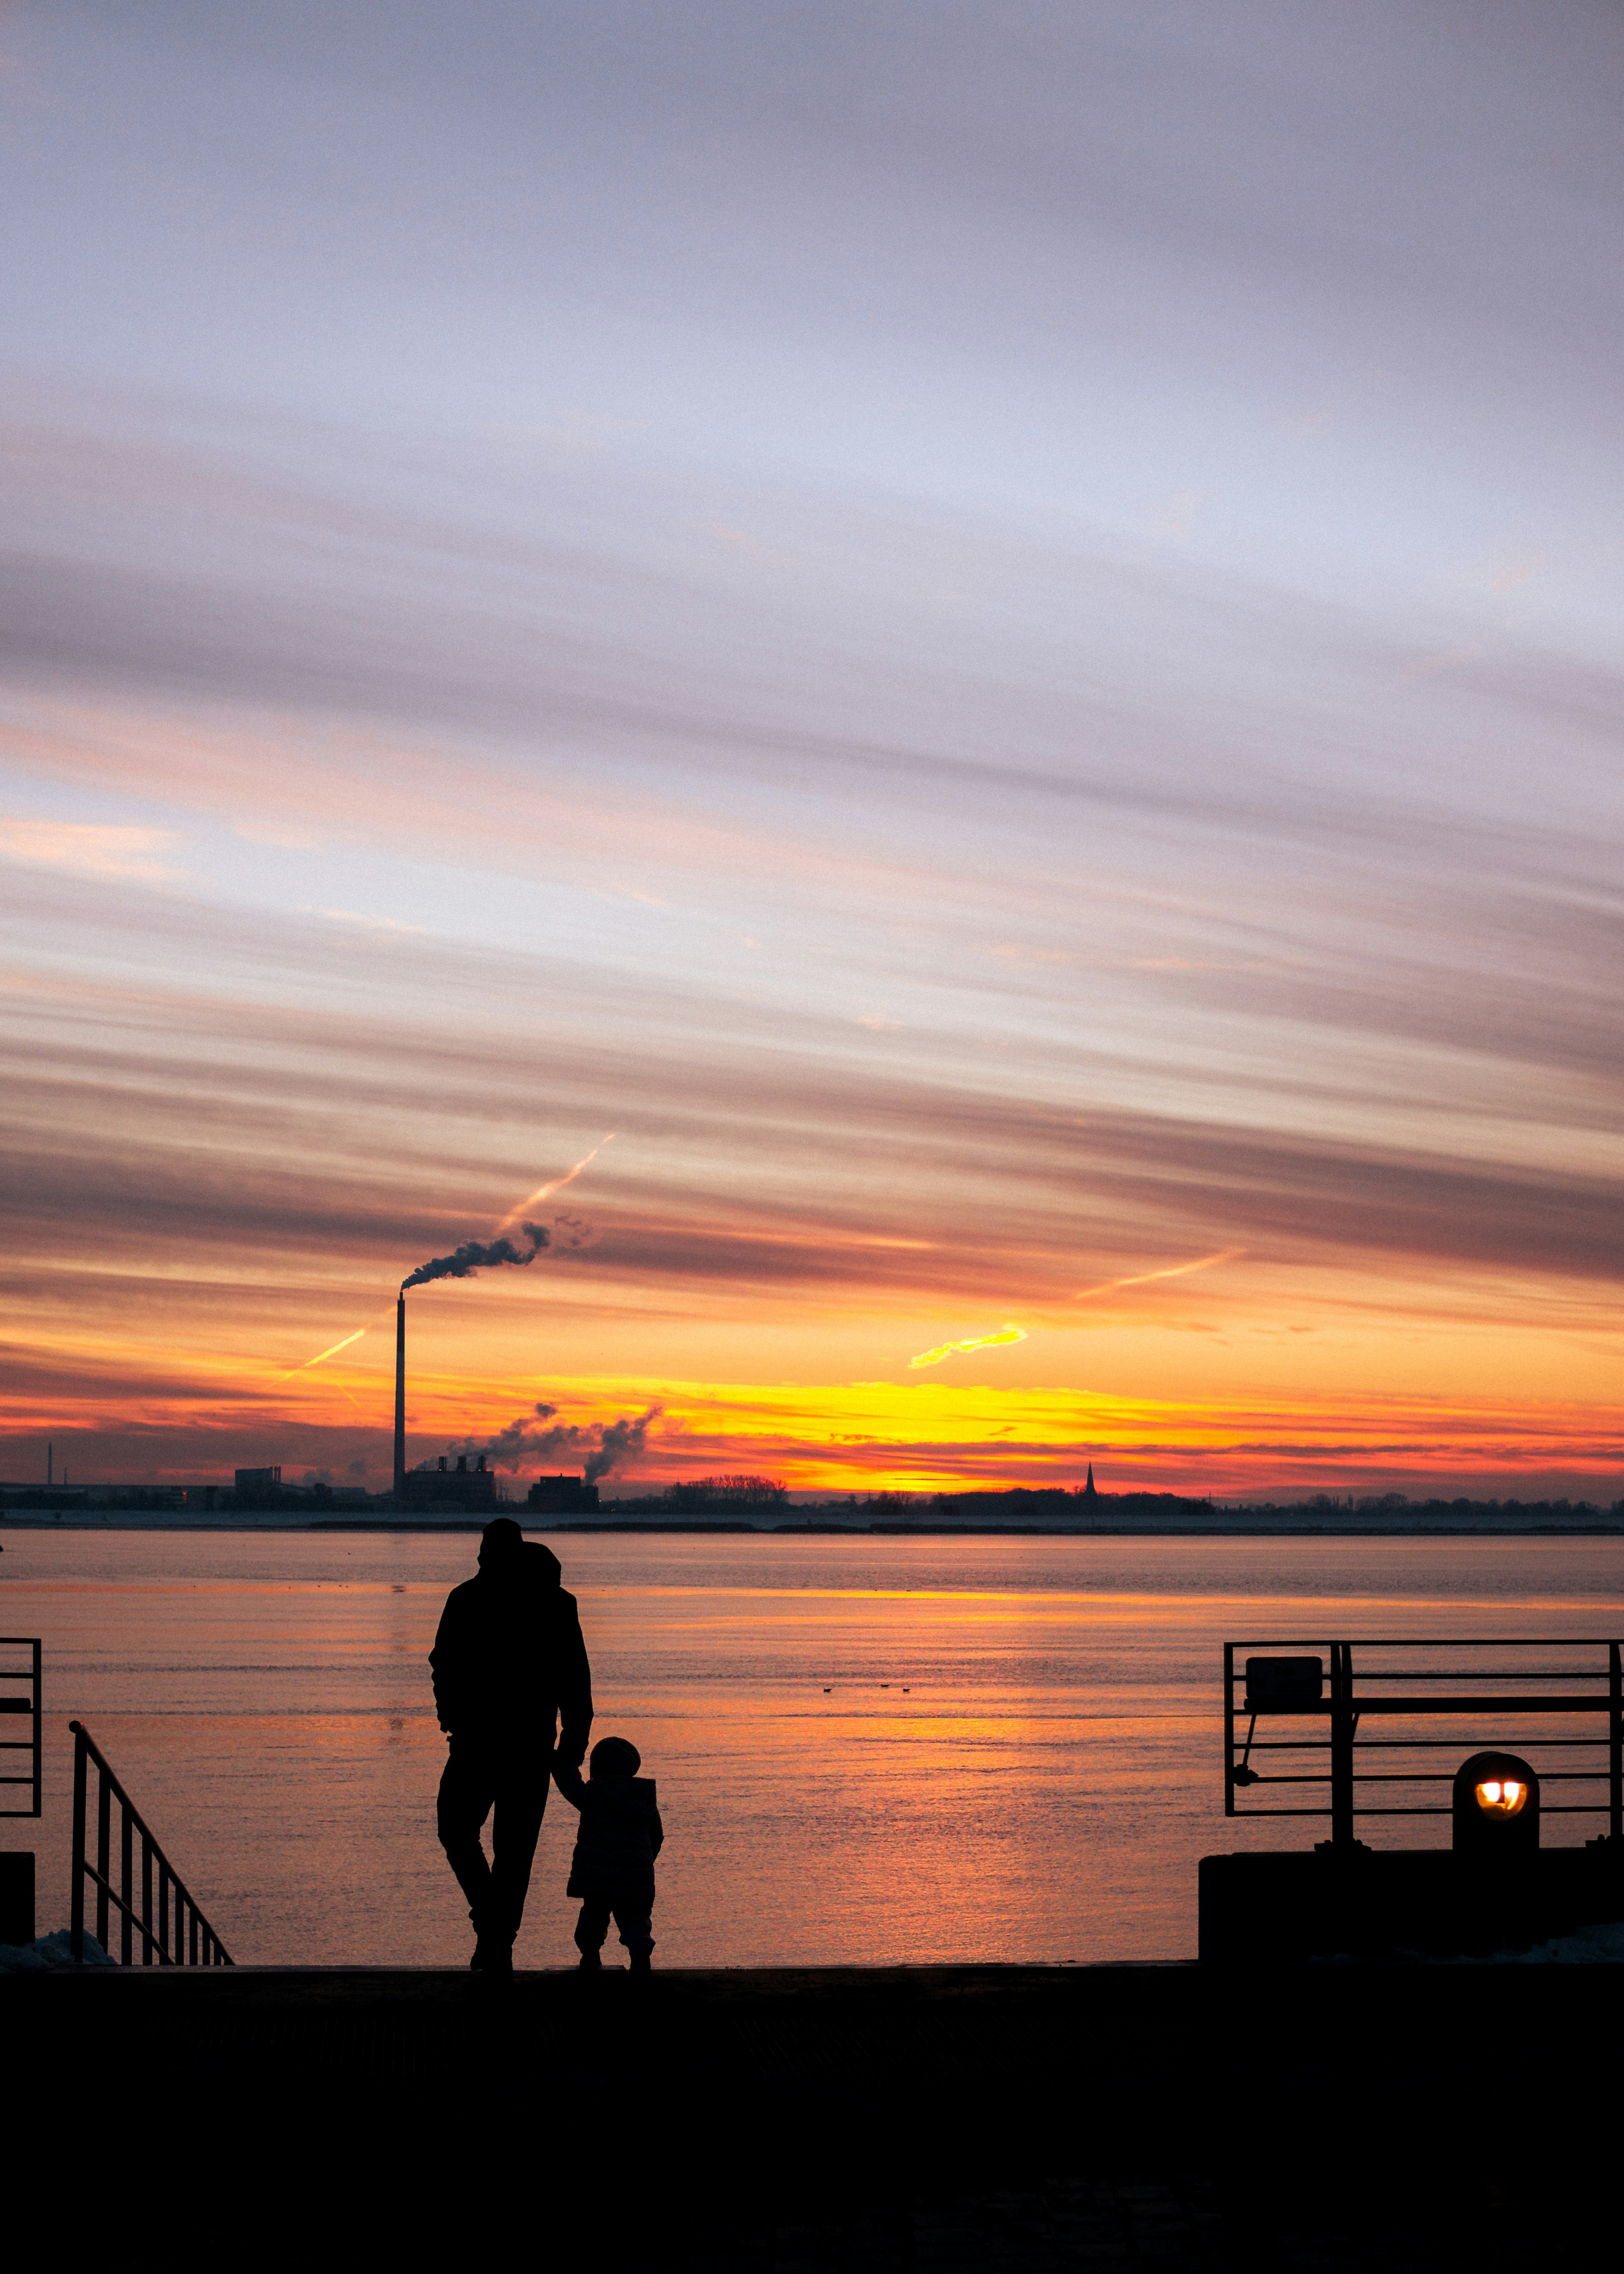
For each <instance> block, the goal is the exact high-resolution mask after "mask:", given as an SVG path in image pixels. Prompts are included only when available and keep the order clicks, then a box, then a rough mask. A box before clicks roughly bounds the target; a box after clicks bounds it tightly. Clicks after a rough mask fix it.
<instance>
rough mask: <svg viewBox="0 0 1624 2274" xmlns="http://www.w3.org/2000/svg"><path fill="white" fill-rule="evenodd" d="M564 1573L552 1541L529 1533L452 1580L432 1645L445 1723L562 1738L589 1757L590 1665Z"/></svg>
mask: <svg viewBox="0 0 1624 2274" xmlns="http://www.w3.org/2000/svg"><path fill="white" fill-rule="evenodd" d="M559 1577H560V1572H559V1560H558V1557H557V1556H556V1555H554V1554H553V1550H552V1549H551V1548H550V1547H542V1546H541V1545H540V1544H539V1543H538V1541H535V1540H527V1541H526V1542H525V1544H524V1546H523V1547H522V1548H521V1549H519V1550H518V1552H517V1553H516V1554H515V1555H508V1556H505V1557H503V1558H501V1559H500V1561H499V1562H493V1563H492V1564H490V1565H485V1566H482V1567H481V1569H480V1570H479V1572H478V1573H477V1577H474V1578H472V1579H465V1580H464V1581H463V1583H462V1585H461V1586H460V1587H454V1588H453V1589H452V1591H451V1593H450V1594H449V1595H448V1596H447V1599H446V1608H445V1609H444V1611H443V1612H442V1613H441V1614H440V1631H439V1633H438V1634H437V1635H436V1636H435V1638H434V1647H433V1649H432V1651H431V1652H430V1653H429V1664H430V1666H431V1668H432V1669H433V1675H434V1705H435V1708H436V1710H437V1711H438V1713H439V1715H440V1728H442V1729H447V1730H449V1732H450V1733H451V1735H452V1736H454V1737H456V1738H458V1739H459V1740H467V1741H469V1742H471V1743H501V1744H503V1745H504V1746H506V1745H509V1744H513V1743H519V1744H523V1745H526V1746H538V1747H544V1746H551V1745H553V1743H555V1742H556V1743H557V1746H558V1751H559V1758H560V1760H562V1761H564V1762H565V1763H566V1764H568V1765H571V1766H573V1765H574V1764H575V1763H577V1762H579V1761H580V1760H581V1759H582V1758H583V1756H584V1755H585V1752H586V1745H587V1738H588V1736H589V1735H590V1730H591V1727H592V1675H591V1668H590V1667H589V1666H588V1664H587V1656H586V1645H585V1643H584V1642H583V1640H582V1637H581V1615H580V1612H579V1611H578V1610H577V1609H576V1608H575V1597H574V1596H573V1595H572V1594H569V1593H568V1592H567V1591H566V1590H565V1589H564V1588H563V1587H561V1586H560V1585H559ZM560 1721H562V1725H563V1726H562V1728H561V1730H560V1727H559V1724H560Z"/></svg>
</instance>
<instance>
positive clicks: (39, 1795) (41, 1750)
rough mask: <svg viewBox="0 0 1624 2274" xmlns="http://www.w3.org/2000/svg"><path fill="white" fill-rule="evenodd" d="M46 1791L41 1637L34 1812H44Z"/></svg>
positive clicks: (36, 1659)
mask: <svg viewBox="0 0 1624 2274" xmlns="http://www.w3.org/2000/svg"><path fill="white" fill-rule="evenodd" d="M44 1792H45V1701H44V1685H43V1683H42V1680H41V1666H40V1638H39V1637H38V1636H37V1635H36V1636H35V1638H34V1811H33V1812H34V1815H35V1816H39V1815H41V1813H42V1812H43V1810H42V1802H43V1798H44Z"/></svg>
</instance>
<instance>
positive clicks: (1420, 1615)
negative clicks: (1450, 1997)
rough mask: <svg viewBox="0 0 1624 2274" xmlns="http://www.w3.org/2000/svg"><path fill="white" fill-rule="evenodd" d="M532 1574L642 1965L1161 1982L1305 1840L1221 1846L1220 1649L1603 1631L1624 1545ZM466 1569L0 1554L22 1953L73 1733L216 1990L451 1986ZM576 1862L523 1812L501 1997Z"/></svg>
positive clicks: (1406, 1546)
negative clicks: (22, 1639)
mask: <svg viewBox="0 0 1624 2274" xmlns="http://www.w3.org/2000/svg"><path fill="white" fill-rule="evenodd" d="M558 1545H559V1547H560V1553H561V1555H562V1556H563V1560H564V1565H565V1582H566V1584H567V1585H569V1586H571V1587H573V1589H574V1590H575V1593H577V1594H578V1596H579V1597H580V1600H581V1608H582V1616H583V1623H584V1625H585V1628H586V1633H587V1638H588V1645H589V1647H590V1651H591V1654H592V1662H593V1668H594V1675H595V1688H596V1691H597V1697H598V1722H597V1725H596V1734H597V1735H598V1736H606V1735H608V1734H610V1733H611V1732H616V1733H619V1734H621V1735H624V1736H629V1737H631V1738H632V1739H633V1740H634V1741H635V1743H637V1745H638V1746H640V1747H641V1749H642V1751H643V1758H644V1766H645V1773H652V1774H654V1775H657V1776H658V1780H659V1786H660V1798H661V1803H662V1806H663V1809H664V1811H665V1823H666V1827H667V1843H666V1848H665V1855H664V1856H662V1858H661V1862H660V1869H659V1879H660V1894H659V1901H658V1907H657V1909H656V1914H655V1931H656V1933H657V1934H658V1937H659V1952H660V1960H661V1961H663V1962H668V1963H673V1964H683V1963H686V1964H724V1965H749V1964H785V1963H791V1962H799V1963H807V1962H810V1963H824V1962H896V1961H902V1960H938V1959H953V1958H960V1959H1029V1960H1047V1961H1059V1960H1086V1959H1121V1958H1184V1957H1188V1956H1191V1955H1192V1954H1193V1950H1194V1938H1195V1864H1196V1859H1197V1857H1198V1856H1201V1855H1203V1854H1205V1853H1207V1852H1209V1851H1212V1850H1214V1849H1225V1848H1235V1847H1241V1846H1246V1845H1252V1846H1268V1845H1271V1844H1288V1843H1289V1844H1293V1845H1295V1844H1298V1843H1299V1842H1305V1841H1307V1840H1309V1839H1312V1838H1314V1837H1318V1836H1322V1833H1323V1827H1321V1826H1314V1825H1312V1824H1309V1825H1289V1826H1284V1827H1282V1826H1275V1827H1274V1828H1273V1829H1271V1828H1270V1827H1268V1826H1241V1825H1238V1824H1226V1823H1225V1820H1224V1818H1223V1814H1222V1745H1221V1737H1220V1730H1221V1724H1220V1721H1219V1718H1218V1715H1219V1698H1220V1688H1221V1684H1220V1682H1219V1679H1218V1675H1219V1670H1220V1664H1221V1661H1220V1657H1219V1645H1220V1644H1221V1643H1222V1641H1223V1640H1225V1639H1226V1638H1242V1637H1244V1638H1252V1639H1256V1638H1265V1639H1267V1638H1271V1637H1279V1638H1290V1637H1293V1636H1300V1635H1309V1636H1313V1635H1329V1634H1355V1635H1357V1634H1365V1635H1370V1634H1376V1635H1389V1636H1403V1635H1417V1636H1419V1635H1428V1634H1430V1635H1450V1634H1461V1635H1468V1634H1474V1633H1476V1634H1491V1635H1492V1634H1527V1633H1530V1632H1533V1633H1541V1634H1545V1633H1548V1634H1552V1635H1568V1636H1573V1637H1575V1638H1577V1637H1583V1636H1612V1635H1617V1634H1619V1633H1620V1631H1621V1630H1624V1608H1621V1598H1624V1541H1613V1540H1552V1541H1513V1542H1485V1543H1481V1544H1479V1543H1477V1542H1473V1543H1470V1544H1469V1545H1465V1546H1462V1545H1461V1544H1459V1543H1450V1542H1443V1541H1432V1540H1381V1541H1368V1540H1346V1541H1342V1540H1325V1541H1292V1542H1287V1543H1280V1542H1274V1541H1262V1540H1234V1541H1223V1542H1214V1541H1211V1540H1199V1541H1198V1540H1030V1541H1012V1540H966V1541H955V1540H913V1541H905V1540H867V1539H863V1540H816V1539H808V1540H796V1539H793V1538H774V1539H764V1540H749V1539H736V1538H735V1539H707V1540H680V1539H672V1538H669V1537H663V1538H649V1537H645V1538H635V1537H633V1538H620V1539H613V1540H611V1539H604V1538H601V1537H599V1538H585V1539H579V1540H571V1539H563V1540H560V1541H559V1542H558ZM472 1568H473V1566H472V1543H471V1541H470V1540H466V1539H464V1538H460V1537H456V1536H451V1537H446V1536H441V1537H439V1538H432V1537H431V1538H418V1539H415V1540H411V1539H401V1538H392V1537H369V1536H365V1535H363V1536H360V1537H350V1538H346V1537H345V1536H344V1535H342V1534H331V1533H329V1534H325V1535H323V1534H315V1535H311V1534H305V1535H300V1534H297V1533H273V1534H266V1535H263V1536H260V1537H257V1538H256V1537H253V1536H244V1535H242V1534H235V1535H233V1534H229V1533H214V1534H210V1535H205V1536H201V1537H196V1538H189V1537H186V1536H184V1535H178V1534H175V1533H166V1532H127V1533H122V1534H119V1533H103V1534H97V1533H94V1532H57V1533H48V1532H16V1531H13V1532H9V1533H8V1534H7V1536H6V1539H5V1542H4V1555H3V1556H0V1630H4V1631H5V1632H7V1633H11V1634H41V1635H42V1636H43V1637H44V1638H45V1651H46V1660H45V1662H46V1683H47V1686H46V1706H47V1718H48V1725H49V1755H48V1790H47V1801H46V1819H45V1823H44V1825H43V1826H42V1827H41V1826H37V1825H34V1824H28V1823H22V1822H11V1823H7V1824H4V1825H0V1844H4V1845H6V1846H11V1847H28V1846H33V1847H35V1848H36V1849H39V1850H40V1852H41V1874H42V1880H41V1929H42V1930H44V1929H48V1928H50V1927H54V1926H56V1925H57V1924H62V1923H64V1921H65V1918H66V1916H67V1860H66V1858H67V1826H68V1793H69V1785H70V1767H71V1739H69V1738H68V1737H67V1735H66V1724H67V1722H68V1721H69V1719H70V1718H71V1717H73V1716H78V1717H79V1718H80V1719H82V1720H83V1721H85V1722H86V1726H87V1727H88V1728H90V1730H91V1732H92V1734H93V1735H94V1736H95V1737H96V1738H97V1739H98V1741H99V1742H100V1743H101V1744H102V1748H103V1750H104V1751H106V1752H107V1754H108V1755H109V1758H110V1759H111V1760H112V1762H113V1764H114V1766H116V1767H117V1769H118V1771H119V1772H120V1773H121V1775H122V1776H123V1777H124V1781H125V1783H126V1784H127V1786H128V1787H129V1788H130V1790H131V1791H132V1795H133V1796H134V1797H135V1799H136V1802H137V1803H138V1805H139V1806H140V1807H141V1808H142V1810H143V1811H144V1812H145V1813H146V1815H147V1818H148V1820H149V1821H150V1822H151V1824H152V1826H153V1827H154V1831H155V1832H156V1833H157V1834H158V1836H159V1838H160V1839H161V1840H162V1841H164V1843H165V1845H166V1847H167V1848H168V1849H169V1853H170V1854H171V1856H173V1857H174V1859H175V1861H176V1863H177V1865H178V1867H179V1869H180V1870H181V1871H182V1872H183V1873H184V1875H185V1876H186V1878H187V1879H189V1880H190V1882H191V1884H192V1886H193V1888H194V1890H195V1892H196V1893H197V1894H198V1896H199V1900H200V1901H202V1902H203V1904H204V1906H205V1908H206V1909H207V1910H208V1911H209V1913H210V1915H211V1916H212V1917H213V1919H214V1923H215V1924H216V1925H217V1927H218V1928H219V1930H220V1931H221V1933H222V1936H223V1937H224V1939H225V1940H226V1942H227V1944H228V1946H229V1948H230V1949H231V1951H232V1954H233V1955H234V1956H235V1957H237V1959H239V1960H240V1961H244V1962H265V1963H276V1962H282V1963H285V1962H296V1961H303V1962H319V1963H338V1962H345V1961H355V1962H367V1963H385V1962H400V1963H407V1964H411V1963H434V1962H455V1963H461V1962H462V1961H463V1960H464V1959H465V1958H466V1955H467V1952H468V1947H469V1942H468V1930H467V1925H466V1921H465V1918H464V1916H463V1911H462V1903H461V1900H460V1898H459V1896H458V1894H457V1892H456V1889H455V1886H454V1885H453V1882H452V1879H451V1877H450V1874H449V1872H448V1871H447V1870H446V1869H445V1866H444V1863H443V1859H442V1858H441V1856H440V1850H439V1848H438V1847H437V1845H436V1844H435V1840H434V1831H433V1803H434V1788H435V1783H436V1780H437V1778H438V1776H439V1773H440V1766H441V1763H442V1761H443V1758H444V1740H443V1739H442V1737H441V1736H440V1732H439V1730H438V1728H436V1726H435V1722H434V1719H433V1713H432V1705H431V1701H430V1696H429V1688H428V1677H427V1668H426V1666H425V1653H426V1652H427V1650H428V1648H429V1645H430V1643H431V1641H432V1637H433V1631H434V1626H435V1622H436V1620H437V1618H438V1616H439V1612H440V1604H441V1602H442V1601H443V1600H444V1597H445V1594H446V1591H447V1588H448V1587H450V1586H451V1585H454V1584H455V1582H456V1581H457V1580H458V1579H461V1578H463V1577H466V1576H467V1575H468V1573H469V1572H470V1570H472ZM886 1685H889V1687H887V1686H886ZM13 1728H15V1725H13ZM573 1826H574V1816H573V1813H572V1811H570V1810H569V1809H568V1807H566V1806H565V1805H564V1804H563V1803H562V1802H561V1801H560V1799H559V1797H558V1796H557V1795H556V1794H554V1796H553V1802H552V1804H551V1805H550V1807H549V1809H548V1813H547V1820H546V1823H545V1826H544V1828H543V1832H542V1837H541V1845H540V1848H539V1849H538V1856H537V1865H536V1873H535V1878H534V1880H533V1882H532V1888H531V1895H530V1910H529V1914H528V1916H527V1919H526V1924H525V1928H524V1933H523V1938H522V1939H521V1943H520V1948H519V1956H520V1958H521V1960H522V1961H523V1962H525V1963H527V1964H530V1965H548V1964H555V1963H561V1962H565V1961H566V1960H571V1961H573V1957H574V1952H573V1950H572V1948H571V1947H570V1944H569V1930H570V1926H571V1924H572V1923H573V1918H574V1906H572V1905H571V1904H570V1903H568V1901H567V1900H566V1898H565V1895H564V1881H565V1877H566V1874H567V1871H568V1856H569V1844H570V1840H571V1837H572V1836H573ZM1408 1829H1411V1827H1388V1828H1386V1829H1381V1828H1379V1829H1377V1830H1376V1831H1374V1832H1372V1833H1370V1834H1367V1835H1366V1836H1368V1837H1371V1838H1373V1839H1375V1840H1377V1841H1396V1840H1397V1839H1399V1838H1401V1837H1402V1836H1403V1835H1404V1832H1405V1831H1406V1830H1408ZM1596 1829H1598V1826H1596V1825H1595V1823H1594V1822H1593V1821H1591V1820H1590V1819H1586V1818H1571V1817H1570V1818H1567V1819H1565V1820H1562V1821H1560V1822H1558V1823H1553V1826H1552V1827H1551V1836H1552V1837H1553V1838H1554V1839H1556V1840H1559V1841H1578V1840H1581V1839H1583V1837H1584V1836H1586V1834H1589V1833H1591V1832H1594V1831H1595V1830H1596ZM1419 1836H1420V1837H1422V1838H1424V1839H1426V1840H1429V1841H1430V1840H1434V1839H1438V1838H1439V1837H1440V1829H1439V1827H1436V1826H1427V1827H1425V1830H1423V1831H1422V1832H1421V1833H1420V1834H1419Z"/></svg>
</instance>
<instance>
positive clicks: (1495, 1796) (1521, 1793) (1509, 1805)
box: [1477, 1777, 1528, 1816]
mask: <svg viewBox="0 0 1624 2274" xmlns="http://www.w3.org/2000/svg"><path fill="white" fill-rule="evenodd" d="M1527 1798H1528V1787H1527V1786H1526V1785H1525V1784H1522V1783H1519V1781H1517V1779H1516V1778H1515V1777H1504V1778H1502V1777H1489V1778H1487V1779H1485V1781H1484V1782H1483V1783H1482V1784H1480V1785H1479V1786H1478V1787H1477V1805H1478V1807H1479V1808H1480V1809H1482V1810H1483V1811H1484V1813H1485V1815H1486V1816H1515V1815H1516V1813H1517V1811H1518V1810H1519V1809H1520V1808H1521V1807H1522V1803H1523V1802H1524V1801H1525V1800H1526V1799H1527Z"/></svg>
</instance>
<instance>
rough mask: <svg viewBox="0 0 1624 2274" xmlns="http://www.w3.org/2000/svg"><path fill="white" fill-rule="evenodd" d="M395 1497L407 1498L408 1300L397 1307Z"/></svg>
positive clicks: (401, 1298)
mask: <svg viewBox="0 0 1624 2274" xmlns="http://www.w3.org/2000/svg"><path fill="white" fill-rule="evenodd" d="M405 1497H406V1298H405V1296H404V1295H402V1296H400V1297H399V1298H398V1299H397V1300H396V1302H395V1499H396V1500H404V1499H405Z"/></svg>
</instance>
